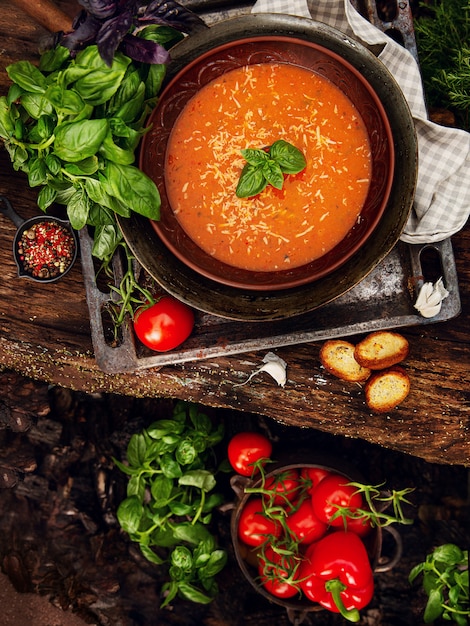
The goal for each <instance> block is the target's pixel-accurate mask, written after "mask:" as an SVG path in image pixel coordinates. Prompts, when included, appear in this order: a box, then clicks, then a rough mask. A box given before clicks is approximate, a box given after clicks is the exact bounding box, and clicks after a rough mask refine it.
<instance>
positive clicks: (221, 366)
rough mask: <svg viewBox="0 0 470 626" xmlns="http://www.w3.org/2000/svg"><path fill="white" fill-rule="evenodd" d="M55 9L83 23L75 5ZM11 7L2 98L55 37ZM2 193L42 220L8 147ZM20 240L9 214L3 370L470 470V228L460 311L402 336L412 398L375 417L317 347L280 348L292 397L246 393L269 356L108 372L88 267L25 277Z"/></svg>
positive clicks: (465, 235) (1, 286) (1, 221)
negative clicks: (235, 415)
mask: <svg viewBox="0 0 470 626" xmlns="http://www.w3.org/2000/svg"><path fill="white" fill-rule="evenodd" d="M57 4H58V5H59V6H62V7H63V8H64V10H66V11H68V12H69V13H70V14H72V15H73V14H74V13H75V5H74V4H73V3H69V2H62V3H59V2H57ZM2 9H3V11H2V20H1V23H0V40H1V41H2V45H1V51H0V94H2V95H3V94H5V93H6V91H7V89H8V86H9V79H8V76H7V74H6V72H5V67H6V66H7V65H9V64H10V63H13V62H15V61H19V60H21V59H29V60H31V61H35V60H37V58H38V55H37V47H38V42H39V41H40V39H41V37H43V36H45V35H47V31H46V30H44V28H43V27H41V26H39V25H37V24H36V23H35V22H34V21H33V20H32V19H31V18H29V17H28V16H27V15H25V14H24V13H23V12H22V11H21V10H20V9H19V8H16V6H15V5H14V4H10V2H9V1H8V0H4V3H3V5H2ZM467 184H468V183H467ZM0 194H4V195H7V196H8V197H9V198H10V200H11V202H12V203H13V204H14V206H15V209H16V210H17V212H18V213H20V215H22V216H23V217H30V216H33V215H36V214H37V213H38V212H39V210H38V208H37V205H36V196H37V190H35V189H31V188H29V187H28V183H27V180H26V177H25V175H24V174H21V173H18V172H15V171H14V170H13V168H12V166H11V164H10V161H9V158H8V155H7V154H6V152H5V150H3V149H1V150H0ZM15 231H16V227H15V226H14V225H13V224H12V223H11V222H9V221H8V220H7V219H6V218H4V217H3V216H0V263H1V268H2V278H1V281H0V367H1V368H3V369H6V370H8V369H10V370H14V371H16V372H19V373H21V374H23V375H24V376H26V377H29V378H33V379H37V380H41V381H46V382H48V383H53V384H57V385H60V386H63V387H66V388H70V389H74V390H80V391H85V392H88V393H91V392H98V391H106V392H112V393H117V394H122V395H126V396H135V397H144V396H147V397H169V398H181V399H187V400H193V401H197V402H201V403H203V404H205V405H208V406H214V407H226V408H231V409H236V410H241V411H247V412H251V413H258V414H262V415H265V416H268V417H270V418H273V419H274V420H279V421H281V422H283V423H285V424H289V425H295V426H302V427H306V428H313V429H317V430H319V431H325V432H329V433H332V434H341V435H346V436H348V437H352V438H362V439H364V440H367V441H369V442H372V443H376V444H379V445H381V446H384V447H387V448H391V449H394V450H398V451H401V452H405V453H407V454H411V455H414V456H417V457H421V458H423V459H425V460H427V461H431V462H436V463H442V464H454V465H465V466H470V392H469V364H470V357H469V354H470V352H469V350H470V330H469V324H468V322H469V312H468V311H469V304H470V246H469V243H470V226H469V225H467V226H466V228H464V229H463V230H462V231H461V232H459V233H458V234H457V235H455V236H454V237H453V239H452V242H453V246H454V255H455V258H456V265H457V272H458V276H459V288H460V297H461V300H462V313H461V314H460V315H459V316H458V317H456V318H455V319H453V320H451V321H447V322H444V323H439V324H430V325H427V326H418V327H410V328H404V329H400V332H402V334H404V335H405V336H406V337H407V338H408V339H409V341H410V346H411V350H410V355H409V357H408V358H407V360H406V362H405V367H406V369H407V371H408V372H409V375H410V377H411V384H412V389H411V393H410V395H409V396H408V398H407V399H406V400H405V401H404V402H403V404H402V405H401V406H400V407H398V408H397V409H396V410H394V411H392V412H390V413H389V414H385V415H373V414H371V412H370V411H369V410H368V409H367V407H366V406H365V403H364V395H363V389H362V388H361V387H359V386H358V385H355V384H347V383H342V382H341V381H338V380H336V379H333V378H332V377H330V376H329V375H327V374H326V373H325V371H324V370H323V369H322V368H321V367H320V364H319V360H318V353H319V349H320V344H319V343H307V344H302V345H298V346H291V347H284V348H279V349H276V350H275V352H276V354H278V355H279V356H280V357H282V358H283V359H284V360H285V361H286V363H287V374H288V380H287V383H286V385H285V387H284V388H281V387H279V386H278V385H277V384H276V383H275V382H274V380H273V379H272V378H271V377H270V376H269V375H268V374H265V373H263V374H260V375H258V376H256V377H254V378H253V379H252V380H251V381H250V382H249V383H248V384H245V385H243V386H238V385H239V383H242V382H244V381H246V379H247V378H248V376H249V375H250V374H251V373H252V372H253V370H255V369H256V368H257V367H259V366H260V365H261V362H262V358H263V357H264V355H265V353H266V350H265V351H263V352H256V353H254V352H253V353H245V354H240V355H236V356H230V357H219V358H216V359H206V360H200V361H195V362H190V363H186V364H182V365H172V366H165V367H162V368H160V369H149V370H145V371H141V372H138V373H126V374H113V375H111V374H105V373H104V372H102V371H101V370H100V368H99V367H98V366H97V364H96V361H95V358H94V353H93V347H92V342H91V333H90V322H89V312H88V307H87V302H86V295H85V288H84V283H83V275H82V271H81V266H80V263H76V265H75V266H74V268H73V269H72V271H71V272H70V274H69V275H68V276H67V277H66V278H64V279H63V280H62V281H61V282H59V283H56V284H52V285H38V284H36V283H33V282H31V281H29V280H26V279H20V278H18V276H17V271H16V266H15V264H14V260H13V256H12V242H13V237H14V234H15ZM356 339H358V337H353V338H352V340H353V341H354V340H356Z"/></svg>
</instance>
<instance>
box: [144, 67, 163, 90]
mask: <svg viewBox="0 0 470 626" xmlns="http://www.w3.org/2000/svg"><path fill="white" fill-rule="evenodd" d="M165 75H166V65H164V64H163V63H159V64H153V65H151V66H150V67H149V71H148V74H147V78H146V79H145V97H146V98H156V96H157V94H158V92H159V91H160V88H161V86H162V83H163V79H164V78H165Z"/></svg>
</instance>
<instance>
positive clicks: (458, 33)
mask: <svg viewBox="0 0 470 626" xmlns="http://www.w3.org/2000/svg"><path fill="white" fill-rule="evenodd" d="M421 7H422V9H423V11H422V13H421V14H420V15H419V16H418V17H416V19H415V22H414V26H415V34H416V42H417V46H418V54H419V61H420V66H421V74H422V77H423V85H424V91H425V94H426V100H427V104H428V105H429V106H431V107H443V108H448V109H450V110H452V111H453V112H454V114H455V116H456V119H457V123H458V125H459V126H460V127H462V128H464V129H465V130H470V119H469V109H470V46H469V43H468V42H469V41H470V0H432V2H427V3H426V4H421Z"/></svg>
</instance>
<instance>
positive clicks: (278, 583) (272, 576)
mask: <svg viewBox="0 0 470 626" xmlns="http://www.w3.org/2000/svg"><path fill="white" fill-rule="evenodd" d="M299 562H300V561H299V560H298V557H296V556H295V555H293V554H279V553H278V552H276V551H275V550H273V548H272V547H271V546H267V547H266V548H265V550H264V554H263V555H262V556H260V558H259V568H258V572H259V575H260V578H261V584H262V585H263V587H264V588H265V589H266V591H267V592H268V593H270V594H271V595H273V596H276V598H292V597H293V596H295V595H297V594H298V593H299V587H298V586H297V585H296V584H295V581H296V579H297V570H298V568H299Z"/></svg>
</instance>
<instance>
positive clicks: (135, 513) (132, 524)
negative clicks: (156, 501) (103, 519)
mask: <svg viewBox="0 0 470 626" xmlns="http://www.w3.org/2000/svg"><path fill="white" fill-rule="evenodd" d="M143 515H144V507H143V506H142V504H141V502H140V500H139V498H137V496H130V497H129V498H126V499H125V500H123V501H122V502H121V504H120V505H119V507H118V509H117V518H118V521H119V524H120V525H121V527H122V528H123V530H125V531H126V532H127V533H129V534H130V535H133V534H134V533H136V532H137V531H138V530H139V526H140V522H141V519H142V517H143Z"/></svg>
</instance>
